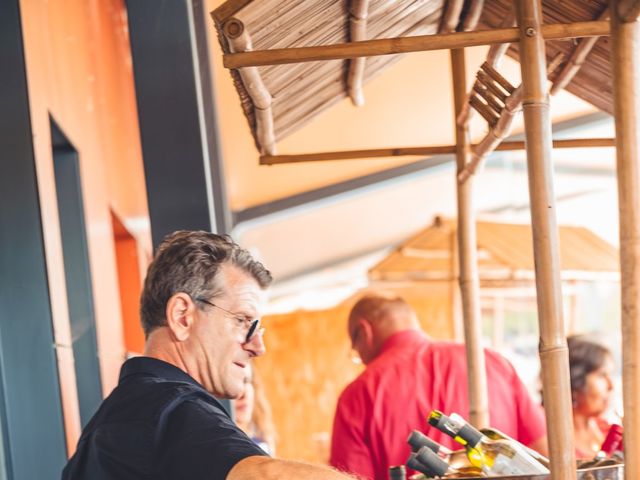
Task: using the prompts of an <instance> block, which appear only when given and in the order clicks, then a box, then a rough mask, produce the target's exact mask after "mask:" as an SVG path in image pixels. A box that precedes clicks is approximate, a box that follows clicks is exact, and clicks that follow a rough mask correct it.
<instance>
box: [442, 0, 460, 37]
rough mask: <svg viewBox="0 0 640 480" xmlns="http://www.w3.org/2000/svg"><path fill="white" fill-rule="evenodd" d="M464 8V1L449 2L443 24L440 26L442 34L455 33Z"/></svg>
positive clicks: (454, 0) (450, 0)
mask: <svg viewBox="0 0 640 480" xmlns="http://www.w3.org/2000/svg"><path fill="white" fill-rule="evenodd" d="M462 7H464V0H449V1H448V2H447V8H446V10H445V12H444V15H443V16H442V23H441V24H440V33H451V32H455V30H456V27H457V26H458V23H459V22H460V15H461V14H462Z"/></svg>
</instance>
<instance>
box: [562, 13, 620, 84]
mask: <svg viewBox="0 0 640 480" xmlns="http://www.w3.org/2000/svg"><path fill="white" fill-rule="evenodd" d="M608 17H609V8H608V7H607V8H605V9H604V12H602V13H601V14H600V17H598V20H607V19H608ZM598 40H600V37H588V38H583V39H581V40H580V43H579V44H578V46H577V47H576V48H575V49H574V50H573V52H571V56H570V57H569V60H567V63H566V64H565V66H564V67H563V68H562V70H561V71H560V73H559V74H558V76H557V77H556V79H555V80H554V82H553V86H552V87H551V91H550V92H549V93H551V95H555V94H556V93H558V91H559V90H561V89H563V88H564V87H566V86H567V85H569V83H570V82H571V80H573V77H575V76H576V74H577V73H578V71H579V70H580V69H581V68H582V65H583V64H584V61H585V60H586V58H587V56H588V55H589V53H590V52H591V50H593V47H594V46H595V45H596V42H597V41H598Z"/></svg>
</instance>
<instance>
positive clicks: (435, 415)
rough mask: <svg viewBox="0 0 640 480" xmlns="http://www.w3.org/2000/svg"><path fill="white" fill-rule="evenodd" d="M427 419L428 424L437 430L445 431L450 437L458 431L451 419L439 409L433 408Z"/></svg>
mask: <svg viewBox="0 0 640 480" xmlns="http://www.w3.org/2000/svg"><path fill="white" fill-rule="evenodd" d="M427 421H428V422H429V425H431V426H433V427H436V428H437V429H438V430H440V431H441V432H443V433H446V434H447V435H449V436H450V437H455V436H456V434H457V433H458V432H457V429H456V428H455V424H454V423H453V422H452V421H451V419H450V418H449V417H447V416H446V415H445V414H444V413H442V412H440V411H439V410H434V411H433V412H431V413H430V414H429V418H428V419H427Z"/></svg>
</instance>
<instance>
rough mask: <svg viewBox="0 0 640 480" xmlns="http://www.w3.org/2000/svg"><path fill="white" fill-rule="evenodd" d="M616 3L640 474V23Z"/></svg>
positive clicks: (628, 329)
mask: <svg viewBox="0 0 640 480" xmlns="http://www.w3.org/2000/svg"><path fill="white" fill-rule="evenodd" d="M622 3H624V2H619V1H617V0H614V1H612V3H611V33H612V36H611V61H612V63H613V111H614V116H615V122H616V163H617V169H618V202H619V206H618V208H619V211H620V275H621V283H620V290H621V302H622V310H621V311H622V386H623V401H624V419H623V422H624V451H625V458H626V459H627V462H626V465H625V478H626V479H628V480H636V479H637V478H640V464H639V463H638V459H639V458H640V411H639V409H640V326H639V322H640V306H639V305H638V302H639V295H640V165H639V164H638V162H639V161H640V158H639V157H638V155H639V153H640V131H639V129H640V120H639V117H640V58H639V55H640V24H639V23H638V22H633V23H630V22H625V21H624V20H623V19H622V18H620V15H619V13H618V12H620V8H619V7H620V6H621V5H622Z"/></svg>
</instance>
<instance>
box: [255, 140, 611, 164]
mask: <svg viewBox="0 0 640 480" xmlns="http://www.w3.org/2000/svg"><path fill="white" fill-rule="evenodd" d="M615 146H616V145H615V139H614V138H570V139H564V140H554V141H553V148H603V147H615ZM471 148H472V149H476V148H478V144H476V145H472V147H471ZM524 149H525V142H521V141H513V142H502V143H501V144H500V145H498V146H497V147H496V148H495V151H511V150H524ZM453 153H456V146H455V145H436V146H427V147H397V148H376V149H370V150H347V151H342V152H320V153H299V154H291V155H262V156H261V157H260V165H279V164H284V163H302V162H323V161H331V160H358V159H372V158H389V157H408V156H413V157H415V156H429V155H442V154H453Z"/></svg>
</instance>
